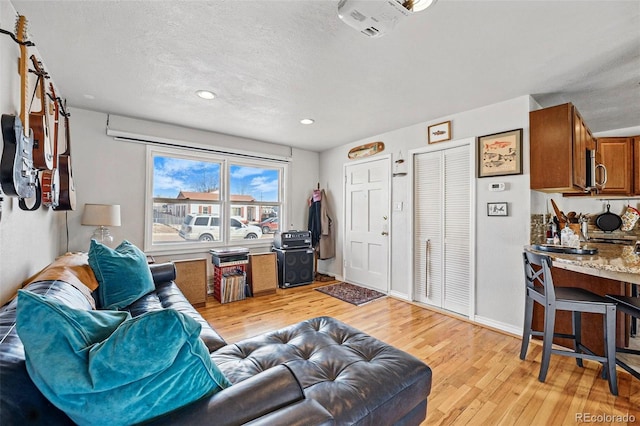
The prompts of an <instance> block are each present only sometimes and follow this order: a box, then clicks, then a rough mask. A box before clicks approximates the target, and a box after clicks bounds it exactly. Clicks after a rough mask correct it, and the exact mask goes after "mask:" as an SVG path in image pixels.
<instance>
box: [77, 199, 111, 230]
mask: <svg viewBox="0 0 640 426" xmlns="http://www.w3.org/2000/svg"><path fill="white" fill-rule="evenodd" d="M81 223H82V224H83V225H93V226H120V204H85V205H84V211H83V212H82V222H81Z"/></svg>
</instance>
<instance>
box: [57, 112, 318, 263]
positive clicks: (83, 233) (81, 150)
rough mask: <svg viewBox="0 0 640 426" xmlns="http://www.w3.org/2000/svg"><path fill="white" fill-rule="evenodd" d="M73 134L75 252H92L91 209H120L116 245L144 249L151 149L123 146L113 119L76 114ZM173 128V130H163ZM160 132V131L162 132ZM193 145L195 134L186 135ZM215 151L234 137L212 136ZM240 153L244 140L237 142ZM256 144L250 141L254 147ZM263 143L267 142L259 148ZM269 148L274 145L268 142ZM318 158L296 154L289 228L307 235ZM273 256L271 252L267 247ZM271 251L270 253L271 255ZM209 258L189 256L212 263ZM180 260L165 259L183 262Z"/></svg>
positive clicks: (72, 229) (292, 167) (71, 216)
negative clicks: (85, 211) (87, 207)
mask: <svg viewBox="0 0 640 426" xmlns="http://www.w3.org/2000/svg"><path fill="white" fill-rule="evenodd" d="M70 111H71V114H72V115H71V130H72V133H73V134H72V148H71V149H72V158H73V176H74V181H75V183H76V194H77V199H78V210H77V211H75V212H70V213H69V229H70V235H71V237H70V243H69V248H70V249H71V250H82V251H86V250H88V245H89V239H90V237H91V234H92V233H93V230H94V227H92V226H82V225H80V219H81V216H82V207H83V206H84V204H85V203H102V204H120V214H121V217H122V226H120V227H113V228H111V233H112V234H113V236H114V240H115V241H117V242H120V241H121V240H123V239H127V240H129V241H131V242H132V243H133V244H135V245H137V246H139V247H143V239H144V208H145V188H146V169H147V168H146V158H147V157H146V145H144V144H141V143H134V142H123V141H117V140H115V139H114V138H113V137H111V136H107V134H106V123H107V115H106V114H104V113H99V112H94V111H88V110H82V109H76V108H70ZM162 126H164V127H167V126H168V125H166V124H165V125H162ZM159 127H160V126H159ZM183 131H184V135H185V141H187V142H188V140H189V138H188V135H189V129H183ZM209 135H210V138H211V145H213V146H215V140H216V138H217V137H223V138H225V139H229V138H232V137H230V136H228V135H218V134H216V133H209ZM235 139H236V143H237V146H238V147H239V148H241V147H242V145H243V141H244V140H243V138H235ZM250 142H251V143H254V144H255V143H256V141H249V140H247V144H248V143H250ZM259 143H263V142H259ZM264 144H265V145H268V144H267V143H266V142H264ZM318 158H319V155H318V154H317V153H315V152H310V151H305V150H299V149H294V150H293V151H292V160H291V163H290V169H289V172H290V177H289V194H288V195H287V196H288V200H287V201H288V203H289V204H288V212H287V213H288V215H287V217H288V221H287V222H289V223H288V224H283V226H286V225H289V224H290V225H292V226H293V227H295V228H299V229H306V218H307V216H306V215H307V209H306V197H307V196H308V193H309V191H310V188H312V187H313V186H314V185H316V183H317V182H318ZM266 250H268V247H266ZM266 250H265V251H266ZM207 255H208V250H207V251H205V252H203V253H191V254H190V255H189V256H191V257H194V256H198V257H206V256H207ZM182 257H183V256H179V255H177V256H176V257H172V256H162V257H160V259H168V258H182Z"/></svg>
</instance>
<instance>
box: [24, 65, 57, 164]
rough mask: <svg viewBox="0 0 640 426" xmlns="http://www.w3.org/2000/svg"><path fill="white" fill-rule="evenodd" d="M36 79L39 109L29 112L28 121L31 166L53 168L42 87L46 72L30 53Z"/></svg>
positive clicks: (45, 98)
mask: <svg viewBox="0 0 640 426" xmlns="http://www.w3.org/2000/svg"><path fill="white" fill-rule="evenodd" d="M31 62H32V63H33V68H34V71H33V72H34V74H35V75H37V76H38V80H37V81H36V93H37V95H38V97H39V98H40V111H38V112H29V123H31V130H33V167H34V168H36V169H38V170H51V169H53V142H52V141H51V138H50V137H49V114H48V111H47V109H48V108H47V94H46V91H45V87H44V82H45V79H47V78H49V76H48V74H47V73H46V72H45V71H44V69H43V68H42V64H41V63H40V61H38V60H37V59H36V56H35V55H31Z"/></svg>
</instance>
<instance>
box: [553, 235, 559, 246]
mask: <svg viewBox="0 0 640 426" xmlns="http://www.w3.org/2000/svg"><path fill="white" fill-rule="evenodd" d="M553 244H555V245H557V246H558V245H560V236H559V235H558V233H557V232H556V233H555V234H553Z"/></svg>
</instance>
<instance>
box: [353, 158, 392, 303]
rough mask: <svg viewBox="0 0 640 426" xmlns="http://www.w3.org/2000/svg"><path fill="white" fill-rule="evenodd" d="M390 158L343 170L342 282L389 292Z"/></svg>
mask: <svg viewBox="0 0 640 426" xmlns="http://www.w3.org/2000/svg"><path fill="white" fill-rule="evenodd" d="M389 170H390V158H389V157H385V158H380V159H377V160H368V161H359V162H357V163H350V164H347V165H346V166H345V191H344V193H345V207H346V208H345V242H344V257H345V259H344V279H345V281H347V282H350V283H353V284H358V285H362V286H365V287H369V288H373V289H375V290H378V291H382V292H384V293H386V292H388V291H389V238H390V237H389V228H390V226H389V224H390V215H389V211H390V197H389V184H390V182H389V178H390V174H389Z"/></svg>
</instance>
